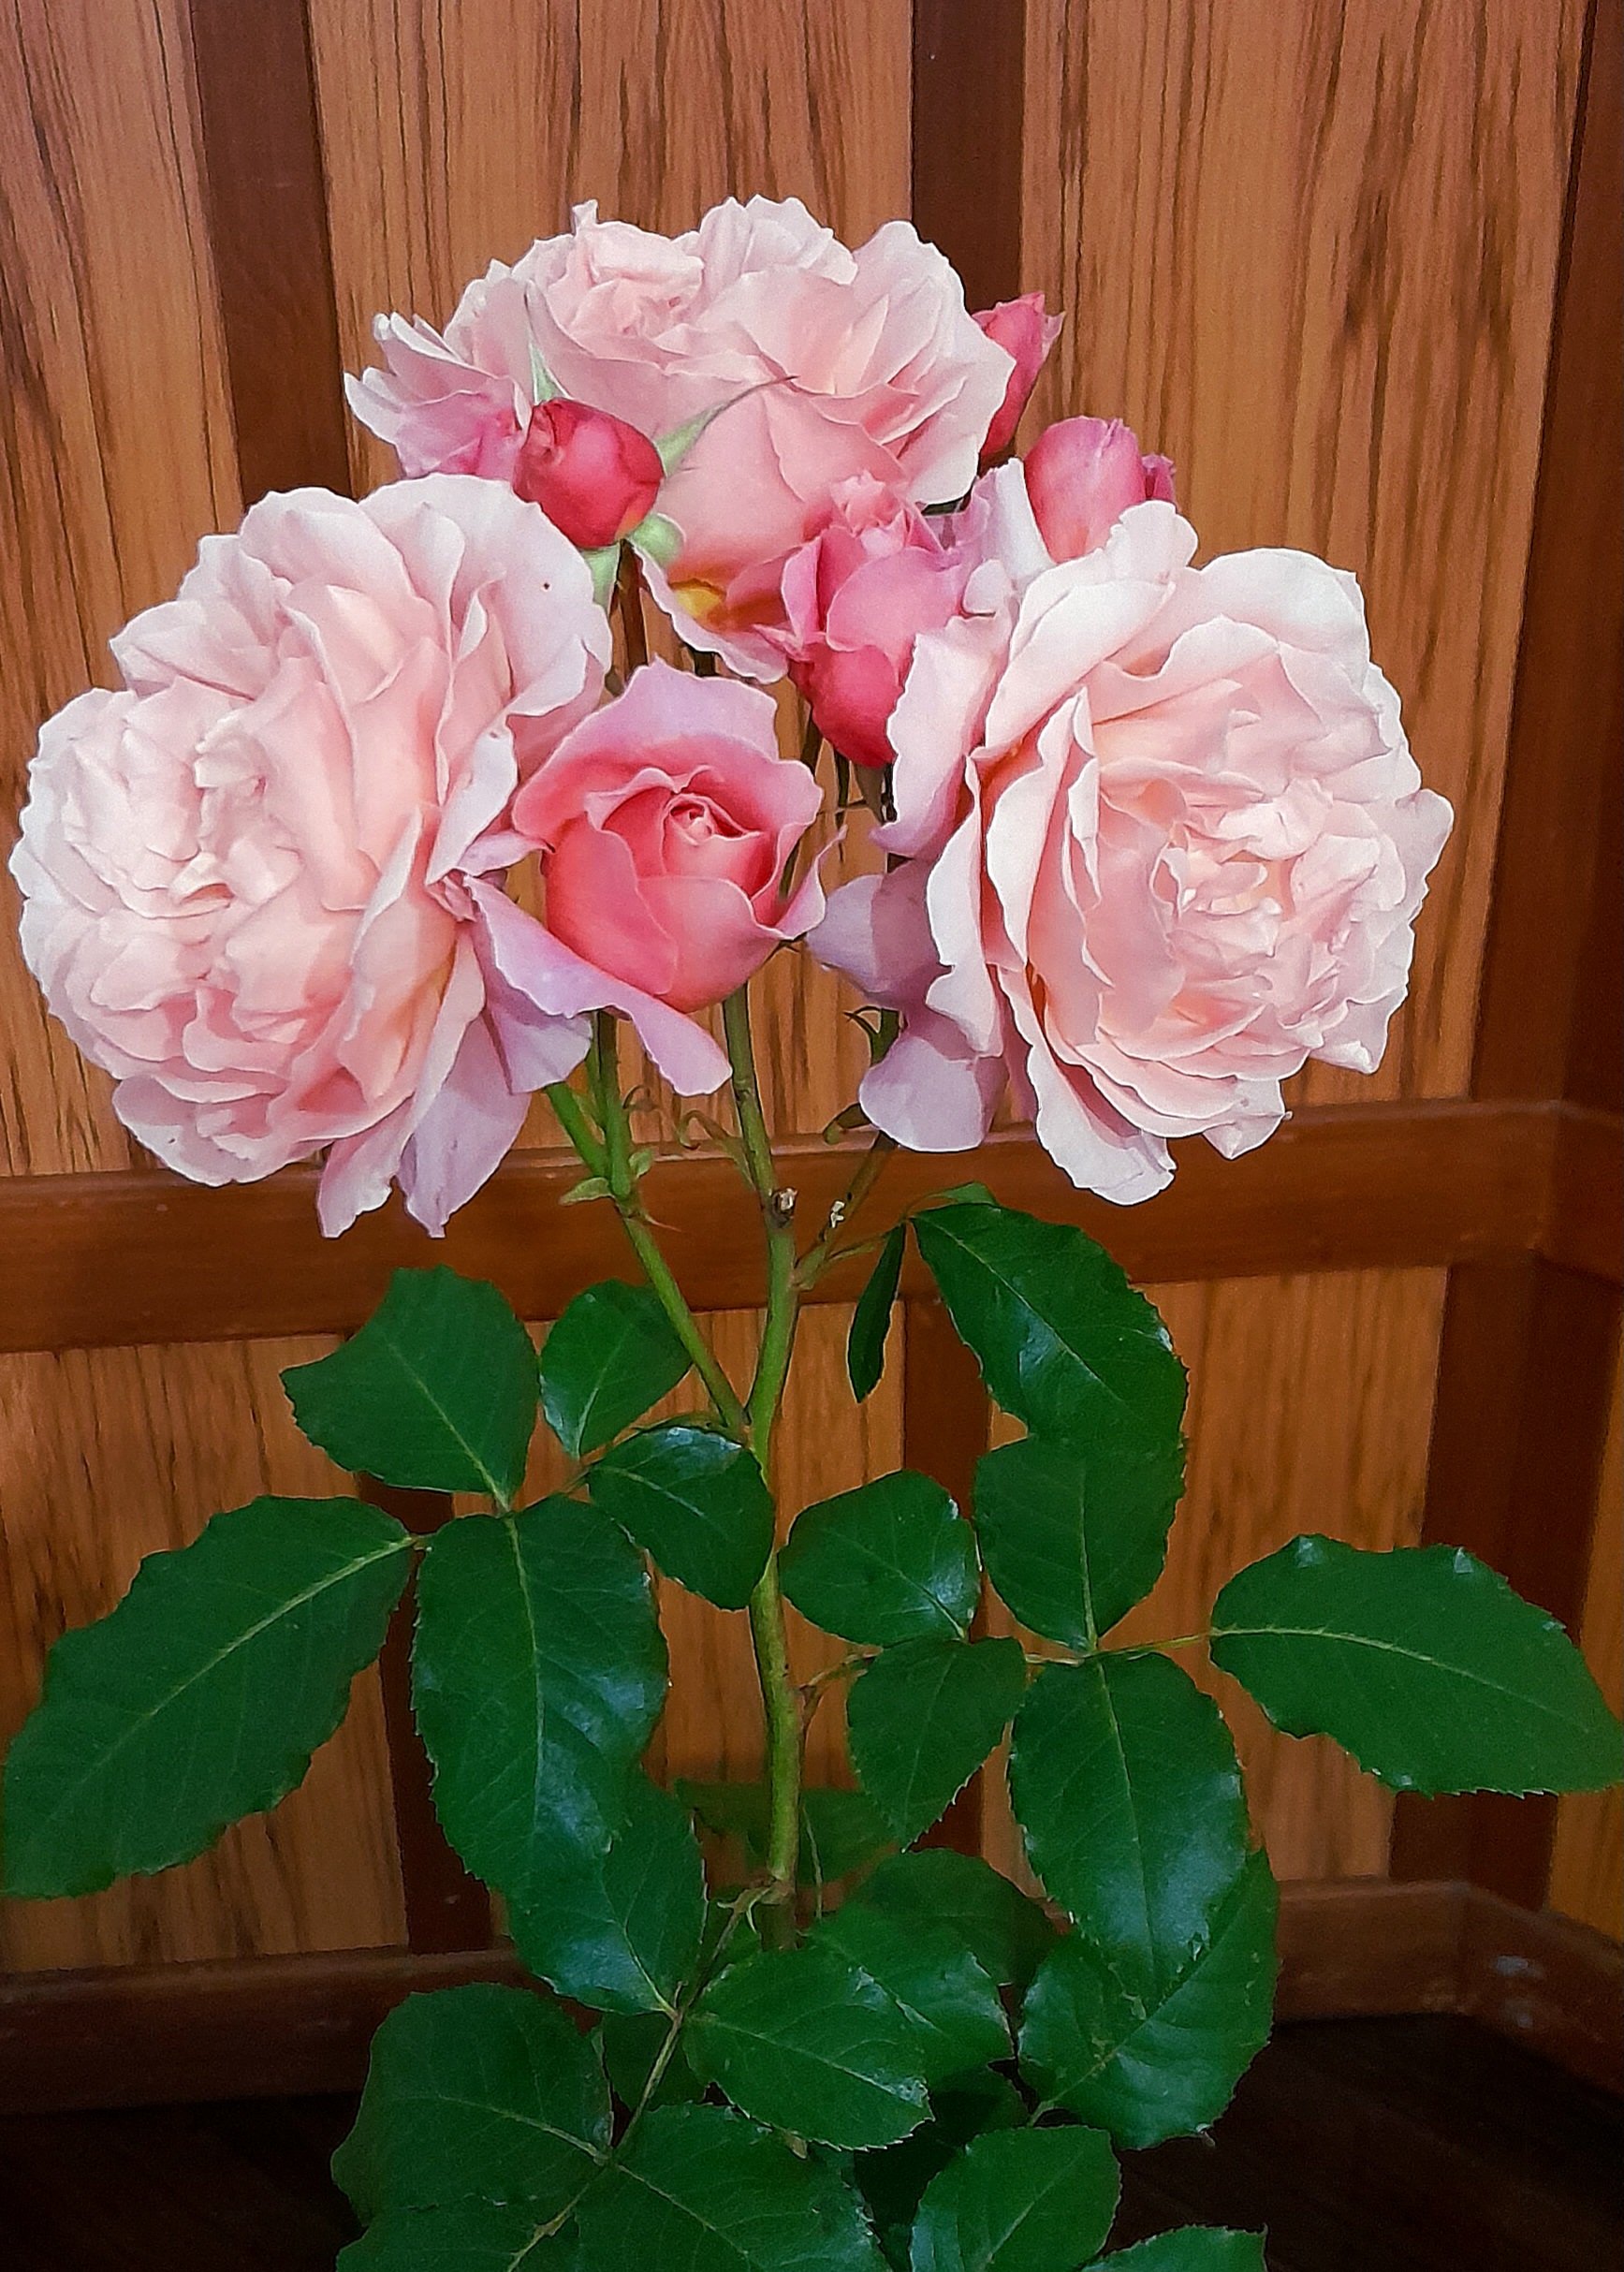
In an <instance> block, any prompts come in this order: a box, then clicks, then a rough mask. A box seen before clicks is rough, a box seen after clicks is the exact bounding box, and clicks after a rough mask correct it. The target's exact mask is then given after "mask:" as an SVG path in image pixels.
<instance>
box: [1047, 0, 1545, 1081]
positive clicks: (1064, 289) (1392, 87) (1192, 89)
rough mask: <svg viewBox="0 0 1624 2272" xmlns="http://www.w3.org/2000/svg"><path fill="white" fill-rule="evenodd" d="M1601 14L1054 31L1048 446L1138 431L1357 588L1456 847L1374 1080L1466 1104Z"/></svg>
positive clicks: (1186, 20)
mask: <svg viewBox="0 0 1624 2272" xmlns="http://www.w3.org/2000/svg"><path fill="white" fill-rule="evenodd" d="M1584 19H1585V7H1584V5H1583V0H1541V4H1540V5H1538V6H1534V7H1529V6H1526V5H1524V4H1523V0H1441V4H1440V5H1437V6H1431V7H1424V6H1422V5H1420V0H1361V5H1360V6H1358V7H1345V6H1344V5H1342V0H1294V4H1293V5H1292V6H1290V7H1280V5H1279V0H1143V4H1142V5H1141V6H1138V7H1120V6H1118V5H1116V0H1029V6H1028V13H1027V51H1026V67H1027V145H1026V150H1027V183H1026V229H1025V268H1026V271H1027V281H1028V282H1029V283H1030V284H1033V285H1042V286H1044V287H1045V289H1046V291H1047V292H1048V294H1049V297H1050V300H1051V301H1052V302H1054V303H1055V304H1058V305H1061V306H1063V307H1065V308H1066V309H1067V311H1068V316H1067V326H1066V330H1065V333H1064V334H1063V336H1062V338H1061V344H1060V345H1059V347H1058V348H1057V350H1056V354H1055V358H1054V362H1053V366H1052V369H1051V373H1050V374H1049V376H1048V378H1047V380H1046V384H1045V388H1044V389H1043V391H1042V393H1041V395H1040V398H1039V408H1040V409H1041V412H1042V415H1044V416H1046V417H1054V416H1057V415H1061V414H1062V413H1064V414H1069V413H1072V412H1075V411H1078V410H1084V409H1087V410H1090V411H1093V412H1096V413H1100V414H1103V415H1114V414H1120V415H1122V416H1124V417H1126V418H1129V419H1130V420H1131V421H1132V422H1133V423H1134V425H1135V426H1136V427H1137V428H1138V430H1139V432H1140V433H1141V435H1142V436H1143V437H1144V439H1145V441H1146V442H1147V445H1148V446H1149V447H1156V448H1160V449H1165V450H1167V451H1168V452H1169V453H1170V454H1171V455H1172V456H1173V457H1174V458H1175V459H1176V460H1177V461H1178V470H1179V477H1180V485H1181V490H1180V493H1181V496H1182V498H1183V500H1184V502H1185V504H1186V506H1188V508H1189V510H1190V512H1191V515H1192V519H1193V520H1194V522H1195V525H1196V526H1197V528H1199V530H1200V531H1201V534H1202V538H1203V543H1204V546H1205V548H1206V550H1207V551H1208V552H1217V551H1224V550H1230V549H1232V548H1236V547H1240V546H1247V545H1254V544H1298V545H1304V546H1307V547H1309V548H1310V549H1312V550H1315V551H1318V552H1323V553H1324V554H1326V555H1327V556H1328V557H1329V558H1330V559H1331V560H1333V561H1335V562H1336V563H1337V564H1339V565H1340V566H1344V567H1351V568H1353V569H1354V570H1356V571H1357V573H1358V574H1359V576H1360V578H1361V579H1362V580H1363V581H1364V583H1365V586H1366V590H1367V592H1368V597H1369V603H1370V618H1371V628H1372V636H1373V643H1374V648H1375V652H1376V654H1377V655H1378V657H1379V658H1380V659H1381V661H1382V663H1383V667H1384V668H1385V669H1386V670H1387V672H1388V674H1389V676H1390V677H1391V678H1392V679H1393V681H1394V682H1395V684H1396V685H1397V688H1398V690H1399V692H1400V694H1401V696H1402V697H1403V701H1404V706H1405V714H1406V718H1407V721H1408V724H1409V726H1410V730H1411V734H1412V740H1413V743H1414V747H1415V752H1416V755H1417V757H1418V759H1419V760H1420V763H1421V766H1422V769H1423V770H1424V772H1425V773H1426V776H1427V779H1428V780H1429V781H1430V782H1431V783H1432V784H1433V785H1434V786H1435V787H1437V788H1439V789H1441V790H1442V791H1443V792H1444V793H1445V794H1446V795H1447V796H1449V797H1450V798H1452V799H1454V800H1455V803H1456V810H1457V814H1458V820H1457V826H1456V835H1455V837H1454V839H1453V841H1452V843H1451V845H1450V847H1449V850H1448V851H1447V853H1446V855H1445V857H1444V860H1443V862H1442V863H1441V868H1440V871H1439V873H1438V875H1437V876H1436V878H1435V879H1434V884H1433V894H1432V900H1431V902H1430V904H1429V906H1428V909H1427V912H1426V917H1425V919H1424V921H1423V923H1422V925H1421V927H1420V935H1419V942H1418V951H1417V961H1416V979H1415V990H1414V998H1413V1002H1412V1007H1411V1008H1410V1009H1409V1010H1408V1011H1407V1012H1406V1013H1404V1014H1403V1016H1402V1017H1401V1019H1400V1020H1399V1022H1398V1024H1397V1026H1396V1029H1395V1033H1394V1038H1393V1042H1392V1045H1391V1048H1390V1050H1389V1055H1388V1059H1387V1063H1386V1064H1385V1066H1384V1068H1383V1073H1382V1074H1381V1076H1380V1077H1379V1079H1377V1080H1368V1079H1363V1078H1361V1077H1358V1076H1355V1075H1352V1074H1343V1073H1339V1072H1336V1071H1334V1070H1332V1069H1330V1068H1324V1067H1320V1068H1316V1069H1315V1070H1314V1071H1313V1072H1312V1074H1311V1075H1310V1076H1309V1078H1308V1081H1307V1084H1306V1090H1305V1093H1307V1094H1309V1095H1310V1096H1313V1097H1316V1098H1322V1099H1325V1098H1332V1097H1340V1096H1347V1097H1365V1098H1368V1097H1373V1096H1377V1095H1383V1094H1393V1093H1403V1094H1407V1095H1452V1094H1455V1093H1457V1092H1461V1091H1463V1090H1464V1088H1465V1086H1466V1082H1467V1075H1468V1071H1469V1067H1470V1058H1471V1047H1472V1033H1473V1022H1474V1015H1475V1004H1476V997H1477V987H1478V975H1479V962H1480V959H1481V955H1482V946H1483V937H1484V929H1485V917H1486V912H1487V905H1488V895H1489V885H1490V871H1491V866H1492V862H1493V856H1494V848H1495V840H1496V828H1497V822H1498V817H1499V811H1500V792H1501V786H1502V780H1503V773H1504V764H1505V742H1506V729H1507V721H1508V716H1509V711H1510V705H1511V696H1512V682H1513V676H1514V667H1515V661H1516V651H1517V639H1518V633H1519V627H1520V620H1521V605H1522V593H1523V576H1524V568H1525V564H1526V562H1527V558H1528V542H1529V525H1530V518H1531V512H1532V504H1533V491H1534V477H1535V470H1536V465H1537V461H1538V453H1539V435H1540V420H1541V414H1542V407H1543V403H1544V386H1545V374H1546V367H1547V359H1548V354H1549V342H1550V322H1551V307H1552V295H1553V286H1554V282H1555V277H1556V271H1557V255H1558V244H1559V241H1560V232H1561V226H1562V214H1563V206H1564V198H1565V192H1566V187H1567V182H1568V169H1569V151H1570V144H1571V139H1572V134H1573V113H1574V99H1575V90H1576V86H1577V81H1578V70H1579V59H1580V50H1581V44H1582V38H1583V30H1584Z"/></svg>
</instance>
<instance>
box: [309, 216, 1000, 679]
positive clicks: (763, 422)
mask: <svg viewBox="0 0 1624 2272" xmlns="http://www.w3.org/2000/svg"><path fill="white" fill-rule="evenodd" d="M376 335H377V339H378V344H379V345H380V347H381V349H382V351H383V355H384V364H385V367H384V369H382V370H381V371H380V370H373V371H368V372H367V373H365V374H363V375H362V376H361V377H359V378H352V379H351V380H350V382H349V399H350V403H351V406H352V408H353V409H354V410H355V412H356V415H357V417H358V418H360V419H361V420H362V422H363V423H364V424H366V425H367V426H369V427H371V429H372V430H373V432H374V433H377V434H379V435H381V436H382V437H383V438H384V440H386V441H387V442H389V443H390V444H392V446H393V447H394V448H395V450H396V451H397V453H398V454H399V456H400V460H401V463H402V467H403V468H404V470H405V471H406V472H407V473H426V472H429V471H431V470H433V469H435V468H444V467H448V468H455V469H456V470H458V471H461V472H469V473H480V474H485V475H488V476H493V477H495V478H497V479H500V480H511V479H512V478H513V476H514V469H515V466H516V464H517V462H518V458H519V447H520V444H521V441H522V439H523V437H524V435H525V433H526V432H527V429H528V426H529V421H530V416H531V407H532V402H533V399H534V388H535V380H536V375H537V369H538V366H539V368H540V369H541V370H543V371H545V373H546V374H547V377H548V379H549V382H550V384H551V385H552V386H554V387H556V388H558V389H559V390H560V391H561V392H562V394H563V395H564V396H566V397H568V398H569V399H570V400H571V401H572V402H575V403H586V404H590V405H592V406H593V407H594V408H596V409H599V410H604V411H607V412H609V413H611V414H612V415H613V416H614V417H616V418H621V419H623V420H624V421H625V422H626V424H627V425H629V426H631V427H634V428H636V431H637V432H638V433H640V434H643V435H646V436H649V437H650V438H651V439H659V438H661V437H664V436H667V435H670V434H673V433H675V432H678V431H679V430H680V429H683V428H686V427H690V426H696V425H697V424H698V422H701V421H703V420H705V419H707V418H711V414H713V413H714V414H716V415H715V416H714V418H712V419H711V422H710V424H709V425H705V426H704V427H703V431H699V432H696V433H695V437H694V438H693V439H692V441H691V445H690V447H688V449H687V450H686V452H685V454H684V455H683V456H682V457H681V459H680V463H679V464H678V465H677V466H676V468H675V470H674V471H673V472H672V474H671V475H670V476H669V477H668V479H667V480H666V483H665V485H664V488H663V489H662V491H661V493H660V497H659V510H660V511H661V513H662V514H664V515H666V516H667V517H668V518H669V519H670V520H672V521H673V522H674V523H675V524H676V526H677V528H678V529H679V530H680V534H681V543H680V550H678V551H677V553H676V556H675V558H674V559H671V560H669V561H666V562H663V563H662V564H660V565H659V566H655V567H653V568H652V569H651V584H652V587H653V589H654V592H655V594H656V596H657V597H658V598H659V599H660V601H661V604H662V605H663V606H665V607H666V608H667V609H668V610H669V612H670V613H671V614H672V616H673V618H674V620H675V621H676V622H677V623H678V627H679V629H680V631H681V632H682V635H683V637H684V638H687V639H688V640H689V641H690V642H691V643H692V644H694V645H697V646H701V647H705V648H708V649H710V650H711V651H712V652H717V653H719V654H721V655H723V656H724V658H725V659H726V660H727V661H728V662H729V663H730V664H732V665H733V666H734V667H736V668H739V669H741V670H743V671H745V672H747V673H748V674H749V675H751V676H753V677H769V678H770V677H775V676H777V675H778V673H779V671H780V670H781V668H782V661H781V655H780V650H779V649H778V648H777V647H775V646H774V645H773V644H772V642H771V641H770V639H768V638H764V637H763V636H762V630H763V625H764V623H765V625H766V626H767V627H768V628H769V629H770V628H773V627H775V626H777V625H778V624H779V623H781V620H782V616H781V610H780V608H779V606H778V602H777V595H776V591H775V589H774V587H773V585H772V582H771V579H770V578H768V579H766V580H765V581H764V579H763V576H762V569H763V566H764V564H768V565H770V564H773V563H776V562H781V561H783V559H784V558H785V557H786V556H787V555H788V554H789V553H790V552H792V551H793V550H795V549H796V548H797V546H798V545H799V544H801V543H802V542H804V541H805V539H806V538H807V537H808V536H809V535H812V533H813V532H814V531H815V529H816V527H817V525H818V523H819V522H820V520H822V519H823V517H824V515H825V514H826V513H827V504H828V496H829V492H830V491H831V490H832V489H833V488H834V487H835V485H836V484H837V483H838V482H841V481H842V480H846V479H849V478H850V477H851V476H854V475H857V474H867V475H869V476H871V477H872V478H873V479H874V480H875V481H877V482H880V483H882V484H883V485H885V487H886V488H889V489H894V490H896V491H899V492H900V493H901V494H902V495H903V496H905V497H907V498H910V499H912V500H913V501H914V503H917V504H943V503H947V502H949V501H951V500H953V499H955V498H958V497H959V496H962V495H963V493H964V492H965V491H966V490H968V489H969V487H970V484H971V482H972V481H973V478H974V476H975V469H976V463H977V460H978V457H979V454H980V450H981V446H982V443H983V441H984V439H985V437H986V434H987V431H988V426H989V424H990V423H991V421H992V419H993V418H994V416H995V414H996V413H997V412H998V410H999V408H1000V405H1001V404H1002V402H1003V400H1004V396H1005V393H1006V390H1007V388H1008V386H1009V382H1010V376H1011V372H1012V367H1013V359H1012V357H1011V356H1010V355H1009V354H1008V353H1007V352H1006V351H1005V349H1004V348H1003V347H1002V346H1001V345H999V344H997V343H996V341H994V340H992V339H989V338H988V336H987V334H986V333H985V332H984V331H982V330H980V329H979V328H978V327H977V325H976V323H975V322H974V320H973V317H972V316H971V315H969V314H968V313H967V312H966V309H965V306H964V295H963V290H962V287H961V286H960V285H959V282H958V277H957V276H956V275H955V273H954V271H953V270H952V269H951V267H950V266H949V265H948V263H947V262H946V261H945V260H944V258H943V257H942V255H941V254H940V253H938V252H937V251H936V250H935V249H934V248H933V247H932V246H930V245H928V244H924V243H922V242H920V240H919V238H918V237H917V236H916V235H915V233H914V230H913V228H912V227H909V225H908V224H907V223H906V222H902V221H894V222H888V223H887V224H886V225H885V227H883V228H881V229H879V230H878V231H877V232H876V233H875V234H874V236H872V237H871V238H870V240H869V242H867V243H866V244H864V245H863V246H862V247H861V248H860V249H859V250H858V251H856V252H852V251H849V250H848V249H847V247H846V246H845V245H843V244H842V243H841V242H840V240H839V239H838V238H837V237H835V236H834V235H833V234H832V233H831V231H829V230H828V229H827V228H824V227H820V225H819V224H818V223H817V222H815V221H814V220H813V219H812V215H811V214H810V213H808V212H807V210H806V208H805V206H803V205H802V204H801V203H800V202H799V201H798V200H797V199H796V198H788V199H785V200H784V201H783V202H782V203H775V202H773V201H771V200H770V199H768V198H752V199H751V200H750V202H749V203H748V204H745V205H740V204H738V203H736V202H735V201H733V200H732V199H729V200H728V201H727V202H726V203H725V204H723V205H718V206H716V207H714V208H713V209H712V211H711V212H710V213H707V214H706V216H705V218H704V220H703V221H702V222H701V223H700V225H699V227H698V228H697V229H694V230H691V231H690V232H689V233H688V234H686V235H684V236H681V237H677V238H668V237H661V236H656V235H652V234H651V233H650V232H649V231H647V230H644V229H639V228H634V227H630V226H629V225H628V224H626V223H624V222H618V221H600V220H599V219H598V217H597V208H596V206H595V205H583V206H581V207H579V208H578V211H577V213H576V215H575V224H574V227H573V229H572V230H571V231H570V232H569V233H568V234H567V235H564V236H560V237H551V238H548V239H547V240H545V241H544V242H539V243H537V244H534V245H533V246H532V248H531V250H530V251H529V252H528V253H526V254H525V255H524V257H522V258H521V259H520V260H519V261H518V262H517V263H516V264H515V265H514V266H513V267H512V268H508V267H505V266H504V265H503V264H502V263H501V262H495V263H493V264H492V265H491V267H490V269H489V270H488V271H487V272H486V274H485V275H484V276H483V277H481V278H480V279H479V280H478V281H477V282H476V283H475V284H472V285H470V286H469V287H468V289H467V290H466V291H465V292H464V294H463V295H462V299H461V301H460V303H459V305H458V307H457V310H456V313H455V314H454V315H452V317H451V319H450V321H449V322H448V323H447V324H446V329H445V331H444V333H443V334H442V333H440V332H436V331H434V330H432V329H431V328H430V327H429V326H428V325H427V324H425V323H422V322H420V321H416V320H414V321H410V322H408V321H406V320H404V319H403V318H402V317H400V316H398V315H389V316H380V317H379V319H378V322H377V326H376Z"/></svg>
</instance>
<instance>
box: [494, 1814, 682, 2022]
mask: <svg viewBox="0 0 1624 2272" xmlns="http://www.w3.org/2000/svg"><path fill="white" fill-rule="evenodd" d="M508 1925H509V1928H510V1929H511V1931H512V1934H513V1938H514V1942H515V1944H516V1945H517V1947H518V1950H519V1956H520V1957H522V1958H523V1960H524V1962H525V1963H526V1964H527V1965H528V1966H529V1968H530V1970H531V1971H532V1972H534V1973H535V1974H537V1976H538V1977H539V1978H540V1979H542V1980H545V1981H548V1982H549V1983H550V1985H551V1986H553V1987H555V1988H556V1989H557V1990H558V1992H559V1994H560V1995H561V1996H573V1997H574V1998H575V2000H576V2001H577V2002H578V2003H584V2004H590V2005H592V2006H593V2009H594V2010H598V2011H607V2012H655V2011H669V2010H670V2009H671V2008H672V2006H673V2005H674V2003H675V2002H676V1999H677V1991H678V1989H679V1988H680V1986H681V1985H682V1983H683V1981H684V1980H685V1979H686V1978H687V1976H688V1974H689V1973H690V1972H692V1971H693V1969H694V1964H695V1959H696V1957H698V1954H699V1940H700V1935H701V1934H702V1933H703V1931H704V1929H705V1872H704V1868H703V1865H702V1863H701V1861H700V1858H699V1847H698V1843H697V1841H696V1840H695V1836H694V1826H693V1825H692V1823H691V1822H690V1821H689V1819H688V1810H687V1809H686V1808H685V1807H683V1806H681V1805H680V1803H679V1801H678V1800H676V1799H675V1798H673V1797H672V1796H671V1795H670V1793H669V1792H668V1791H662V1790H660V1789H659V1788H658V1787H657V1786H656V1785H655V1784H653V1783H651V1782H650V1781H649V1780H648V1778H647V1777H646V1776H644V1775H641V1774H636V1775H633V1776H632V1777H631V1778H630V1780H629V1781H628V1783H627V1785H626V1810H625V1818H624V1821H623V1822H622V1824H621V1825H619V1826H618V1827H617V1829H616V1830H615V1833H614V1835H613V1837H612V1838H610V1839H609V1840H608V1841H607V1844H606V1843H605V1842H604V1841H603V1840H602V1839H600V1838H593V1837H591V1836H587V1837H583V1838H579V1839H576V1838H569V1837H565V1836H554V1837H551V1838H549V1839H546V1840H541V1841H539V1842H538V1844H537V1846H536V1850H535V1854H534V1860H533V1862H532V1865H531V1869H530V1874H529V1879H528V1883H527V1884H526V1887H525V1896H524V1899H523V1900H522V1901H515V1902H513V1903H512V1904H511V1905H510V1907H509V1910H508Z"/></svg>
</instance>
